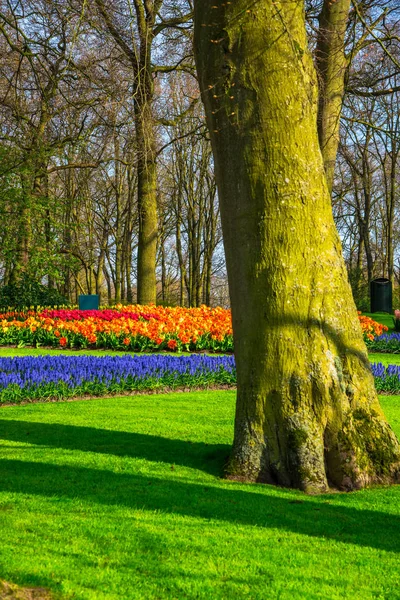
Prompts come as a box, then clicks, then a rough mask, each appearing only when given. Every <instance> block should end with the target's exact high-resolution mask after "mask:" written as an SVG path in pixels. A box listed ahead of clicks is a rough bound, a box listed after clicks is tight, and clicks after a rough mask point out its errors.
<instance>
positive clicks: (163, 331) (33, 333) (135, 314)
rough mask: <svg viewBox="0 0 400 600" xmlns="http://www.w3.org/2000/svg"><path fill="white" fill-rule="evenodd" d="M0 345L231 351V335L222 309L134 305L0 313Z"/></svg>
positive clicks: (229, 321) (229, 316)
mask: <svg viewBox="0 0 400 600" xmlns="http://www.w3.org/2000/svg"><path fill="white" fill-rule="evenodd" d="M0 345H16V346H22V345H32V346H50V347H61V348H104V349H110V350H129V351H134V352H157V351H160V350H167V351H180V352H182V351H186V352H198V351H204V350H207V351H208V352H231V351H233V335H232V323H231V313H230V311H229V310H225V309H223V308H209V307H207V306H201V307H200V308H181V307H177V308H165V307H160V306H157V307H156V306H139V305H136V306H125V307H122V306H117V307H116V308H113V309H105V310H97V311H95V310H93V311H79V310H70V309H61V310H48V309H44V310H39V311H22V312H15V311H9V312H5V313H2V314H0Z"/></svg>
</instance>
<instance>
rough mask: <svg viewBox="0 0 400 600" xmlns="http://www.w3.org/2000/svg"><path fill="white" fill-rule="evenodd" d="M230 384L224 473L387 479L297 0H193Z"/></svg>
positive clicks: (348, 481) (389, 455)
mask: <svg viewBox="0 0 400 600" xmlns="http://www.w3.org/2000/svg"><path fill="white" fill-rule="evenodd" d="M195 54H196V63H197V69H198V74H199V79H200V86H201V91H202V97H203V101H204V104H205V109H206V115H207V122H208V125H209V128H210V132H211V139H212V145H213V151H214V158H215V165H216V175H217V182H218V188H219V197H220V205H221V217H222V226H223V234H224V244H225V253H226V260H227V268H228V277H229V288H230V295H231V304H232V318H233V329H234V337H235V355H236V363H237V373H238V396H237V410H236V420H235V436H234V444H233V450H232V456H231V461H230V466H229V475H230V476H231V477H234V478H240V479H245V480H250V481H265V482H271V483H277V484H280V485H285V486H289V487H298V488H300V489H303V490H305V491H308V492H318V491H325V490H326V489H328V487H329V485H330V484H331V485H334V486H336V487H338V488H340V489H356V488H360V487H363V486H365V485H369V484H371V483H375V482H390V481H393V480H395V479H396V478H397V476H398V472H399V459H400V453H399V446H398V443H397V440H396V438H395V436H394V434H393V432H392V430H391V429H390V427H389V425H388V424H387V422H386V420H385V417H384V415H383V413H382V411H381V409H380V406H379V402H378V398H377V395H376V392H375V389H374V383H373V378H372V375H371V372H370V367H369V362H368V357H367V352H366V349H365V346H364V343H363V339H362V333H361V329H360V326H359V323H358V319H357V312H356V309H355V306H354V302H353V298H352V294H351V289H350V286H349V284H348V278H347V272H346V269H345V264H344V261H343V258H342V254H341V245H340V241H339V237H338V234H337V231H336V229H335V225H334V222H333V217H332V210H331V204H330V195H329V191H328V187H327V183H326V178H325V173H324V165H323V160H322V156H321V152H320V148H319V143H318V133H317V126H316V123H317V118H316V116H317V97H318V89H317V87H318V86H317V81H316V76H315V70H314V66H313V63H312V59H311V56H310V54H309V52H308V48H307V39H306V31H305V22H304V12H303V6H302V3H300V2H298V1H297V0H293V1H285V2H272V0H260V1H259V2H257V3H249V2H248V1H247V0H236V1H235V2H231V3H226V2H225V1H220V0H197V2H196V3H195Z"/></svg>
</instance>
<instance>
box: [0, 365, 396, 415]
mask: <svg viewBox="0 0 400 600" xmlns="http://www.w3.org/2000/svg"><path fill="white" fill-rule="evenodd" d="M371 366H372V373H373V375H374V377H375V383H376V387H377V390H378V391H380V392H388V393H392V394H394V393H400V365H389V366H388V367H384V366H383V365H382V364H381V363H374V364H372V365H371ZM235 384H236V367H235V359H234V357H233V356H207V355H204V354H203V355H199V354H198V355H191V356H171V355H162V356H160V355H158V356H157V355H148V356H143V355H142V356H137V355H136V356H131V355H125V356H89V355H81V356H63V355H58V356H35V357H34V356H24V357H14V358H0V403H7V402H22V401H30V400H43V399H63V398H71V397H77V396H84V395H90V396H102V395H105V394H111V393H113V394H118V393H124V392H133V391H145V390H155V389H175V388H199V387H212V386H216V385H235Z"/></svg>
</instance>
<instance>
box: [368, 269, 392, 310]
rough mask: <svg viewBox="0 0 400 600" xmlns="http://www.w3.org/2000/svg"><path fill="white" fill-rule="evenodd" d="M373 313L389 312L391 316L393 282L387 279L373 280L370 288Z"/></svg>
mask: <svg viewBox="0 0 400 600" xmlns="http://www.w3.org/2000/svg"><path fill="white" fill-rule="evenodd" d="M370 292H371V312H373V313H375V312H387V313H389V314H391V313H392V312H393V309H392V282H391V281H389V279H386V277H378V279H373V281H371V286H370Z"/></svg>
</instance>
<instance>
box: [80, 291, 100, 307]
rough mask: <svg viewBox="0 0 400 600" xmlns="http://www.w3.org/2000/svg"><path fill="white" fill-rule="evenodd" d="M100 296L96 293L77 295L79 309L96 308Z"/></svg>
mask: <svg viewBox="0 0 400 600" xmlns="http://www.w3.org/2000/svg"><path fill="white" fill-rule="evenodd" d="M99 304H100V297H99V295H98V294H82V295H81V296H79V310H98V308H99Z"/></svg>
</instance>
